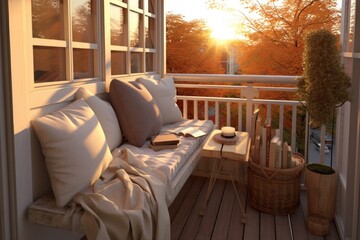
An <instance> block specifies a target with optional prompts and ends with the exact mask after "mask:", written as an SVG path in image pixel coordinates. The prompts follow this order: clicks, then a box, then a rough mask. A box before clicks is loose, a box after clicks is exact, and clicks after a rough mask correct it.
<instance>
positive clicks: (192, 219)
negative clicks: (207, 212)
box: [178, 178, 215, 240]
mask: <svg viewBox="0 0 360 240" xmlns="http://www.w3.org/2000/svg"><path fill="white" fill-rule="evenodd" d="M203 179H204V184H203V185H202V187H201V188H198V189H195V191H197V192H198V193H199V195H198V198H197V200H196V203H195V204H194V206H193V208H192V210H191V213H190V215H189V217H188V219H187V222H186V226H184V228H183V231H182V233H181V235H180V237H179V238H178V239H186V240H187V239H194V238H195V234H196V232H197V231H198V229H199V225H200V223H201V221H202V219H203V216H200V215H199V211H200V209H201V208H202V206H203V203H204V199H205V195H206V191H207V187H208V183H209V180H208V178H203ZM214 187H215V186H214Z"/></svg>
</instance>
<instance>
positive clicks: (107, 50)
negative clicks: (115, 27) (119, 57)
mask: <svg viewBox="0 0 360 240" xmlns="http://www.w3.org/2000/svg"><path fill="white" fill-rule="evenodd" d="M110 3H111V1H109V0H105V2H104V9H103V12H104V16H103V21H104V22H103V26H104V28H103V29H104V36H103V37H102V38H101V39H102V40H103V41H104V45H103V46H102V47H103V49H104V52H103V56H104V58H103V59H104V62H103V63H102V66H103V69H104V71H103V75H104V77H105V83H106V87H109V85H110V82H111V67H106V64H107V63H111V30H110V7H111V5H110ZM99 34H101V33H99Z"/></svg>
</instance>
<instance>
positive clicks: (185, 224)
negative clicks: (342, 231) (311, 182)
mask: <svg viewBox="0 0 360 240" xmlns="http://www.w3.org/2000/svg"><path fill="white" fill-rule="evenodd" d="M207 185H208V179H207V178H203V177H194V176H191V177H190V178H189V179H188V181H187V182H186V184H185V185H184V187H183V189H182V190H181V191H180V193H179V194H178V196H177V198H176V199H175V200H174V202H173V204H172V205H171V206H170V207H169V213H170V218H171V239H186V240H188V239H244V240H253V239H264V240H265V239H266V240H272V239H277V240H283V239H284V240H288V239H295V240H306V239H315V240H317V239H319V240H320V239H322V240H324V239H326V240H330V239H340V238H339V236H338V233H337V230H336V227H335V224H334V223H332V224H331V229H330V234H329V235H328V236H326V237H319V236H315V235H312V234H311V233H309V232H308V231H307V230H306V225H305V219H306V212H307V211H306V207H307V203H306V194H305V192H303V193H302V194H301V206H299V207H298V209H297V210H296V211H295V212H294V213H293V214H291V215H288V216H277V215H269V214H265V213H262V212H259V211H258V210H256V209H254V208H252V207H251V206H250V205H249V204H246V214H247V222H246V224H242V223H241V222H240V208H239V204H238V203H237V201H236V197H235V192H234V189H233V186H232V184H231V182H230V181H224V180H217V181H216V183H215V186H214V189H213V191H212V194H211V196H210V198H209V202H208V205H207V208H206V210H205V214H204V216H200V215H199V210H200V209H201V206H202V204H203V201H204V198H205V194H206V190H207Z"/></svg>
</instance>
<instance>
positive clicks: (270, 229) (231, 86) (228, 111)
mask: <svg viewBox="0 0 360 240" xmlns="http://www.w3.org/2000/svg"><path fill="white" fill-rule="evenodd" d="M168 76H172V77H173V78H174V80H175V82H176V87H177V90H178V94H179V95H178V96H177V99H178V105H179V106H180V108H182V112H183V115H184V117H185V118H190V119H192V118H194V119H206V120H207V119H211V120H213V121H214V123H215V125H216V126H217V127H218V128H220V127H222V126H225V125H227V126H229V125H231V126H233V127H235V128H236V129H237V130H241V131H247V132H251V131H252V126H251V118H252V113H253V110H254V109H255V108H259V109H260V112H261V113H260V116H261V119H262V122H263V124H265V123H271V125H272V127H273V128H277V129H279V133H280V138H281V139H282V140H283V141H287V142H288V143H289V144H291V148H292V151H293V152H301V153H302V154H303V155H304V156H305V160H306V162H321V163H326V164H330V161H331V164H336V163H335V160H332V159H331V158H332V155H333V153H325V151H324V148H323V147H320V149H318V150H316V148H315V144H314V143H313V142H312V141H309V140H310V133H311V131H310V130H309V126H308V124H307V123H308V122H309V115H308V114H307V113H306V112H305V111H304V108H303V106H302V103H300V102H299V101H297V100H296V96H295V93H296V90H297V88H296V82H297V80H296V79H297V77H296V76H246V75H213V74H212V75H204V74H200V75H199V74H171V75H170V74H169V75H168ZM188 93H194V94H193V95H191V96H189V95H188ZM271 93H275V94H271ZM214 94H215V95H216V96H214ZM269 96H275V98H276V99H274V98H272V99H270V98H269ZM319 136H320V138H321V139H320V142H321V141H325V136H326V135H325V128H324V127H323V128H322V129H321V131H319ZM326 137H327V136H326ZM323 146H324V144H323ZM333 149H334V148H332V149H331V150H330V151H332V150H333ZM303 181H304V179H303V178H302V189H303V190H302V191H301V195H300V202H301V204H300V206H299V207H298V208H297V210H296V211H295V212H294V213H292V214H290V215H287V216H280V215H270V214H266V213H263V212H260V211H258V210H256V209H254V208H253V207H251V206H250V204H249V203H248V202H247V204H246V207H245V208H246V214H247V215H248V219H249V220H248V221H247V223H246V224H242V223H241V222H240V217H239V216H240V209H239V207H238V206H237V204H236V200H235V196H234V193H233V191H231V190H232V186H231V183H230V182H227V181H223V180H220V181H218V182H217V183H216V184H215V189H214V190H213V193H212V195H211V196H210V202H209V205H208V210H207V213H206V214H205V216H204V217H199V215H198V211H199V209H200V207H201V204H202V202H203V199H204V198H205V191H206V187H207V180H206V178H202V177H197V176H192V177H191V178H190V179H189V180H188V181H187V183H186V184H185V186H184V187H183V189H182V190H181V192H180V193H179V195H178V197H177V198H176V200H175V201H174V203H173V204H172V206H170V208H169V212H170V217H171V221H172V227H171V233H172V239H188V238H199V239H235V238H236V239H325V237H324V238H323V237H318V236H315V235H313V234H311V233H309V232H308V231H307V229H306V218H307V200H306V190H305V187H304V185H303V184H304V182H303ZM245 195H246V192H245V193H244V195H243V199H244V198H245V197H244V196H245ZM326 239H340V238H339V235H338V232H337V229H336V226H335V223H334V222H332V223H331V226H330V233H329V235H328V236H326Z"/></svg>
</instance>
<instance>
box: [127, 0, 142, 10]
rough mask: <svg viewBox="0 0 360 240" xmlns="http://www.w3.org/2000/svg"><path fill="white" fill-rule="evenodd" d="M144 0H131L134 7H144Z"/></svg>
mask: <svg viewBox="0 0 360 240" xmlns="http://www.w3.org/2000/svg"><path fill="white" fill-rule="evenodd" d="M142 2H143V0H131V1H130V4H131V7H132V8H140V9H142V8H143V4H142Z"/></svg>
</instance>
